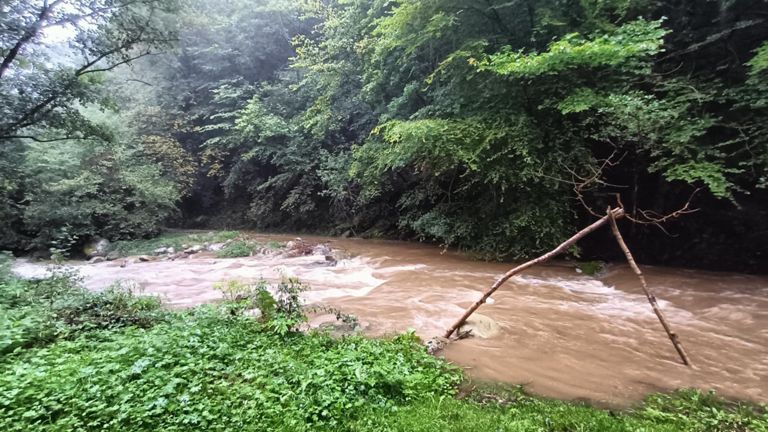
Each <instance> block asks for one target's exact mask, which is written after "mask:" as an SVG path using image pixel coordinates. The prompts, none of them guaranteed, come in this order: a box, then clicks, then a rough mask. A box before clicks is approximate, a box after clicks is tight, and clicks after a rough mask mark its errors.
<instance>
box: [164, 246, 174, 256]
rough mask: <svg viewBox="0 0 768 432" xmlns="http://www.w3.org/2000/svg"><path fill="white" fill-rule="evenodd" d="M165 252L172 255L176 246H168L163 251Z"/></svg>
mask: <svg viewBox="0 0 768 432" xmlns="http://www.w3.org/2000/svg"><path fill="white" fill-rule="evenodd" d="M165 253H167V254H168V255H173V254H175V253H176V248H173V247H169V248H168V249H167V250H166V251H165Z"/></svg>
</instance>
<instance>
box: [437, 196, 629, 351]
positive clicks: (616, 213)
mask: <svg viewBox="0 0 768 432" xmlns="http://www.w3.org/2000/svg"><path fill="white" fill-rule="evenodd" d="M624 216H625V213H624V209H623V208H617V209H613V210H611V213H610V215H608V216H603V217H602V218H601V219H600V220H598V221H597V222H595V223H593V224H592V225H590V226H588V227H586V228H584V229H583V230H581V231H579V232H578V233H576V234H575V235H574V236H573V237H571V238H569V239H568V240H566V241H565V242H563V243H562V244H560V246H558V247H556V248H555V249H552V250H551V251H549V252H547V253H545V254H544V255H542V256H540V257H538V258H536V259H532V260H530V261H528V262H526V263H524V264H521V265H519V266H517V267H515V268H513V269H512V270H510V271H508V272H506V273H505V274H504V275H502V276H501V277H500V278H499V279H498V280H497V281H496V282H495V283H494V284H493V285H492V286H491V287H490V288H489V289H488V291H486V292H485V294H483V296H482V297H480V299H479V300H478V301H476V302H475V303H474V304H473V305H472V306H470V307H469V309H467V310H466V312H464V315H462V316H461V318H459V319H458V320H457V321H456V322H455V323H454V324H453V325H452V326H451V328H449V329H448V330H447V331H446V332H445V338H450V337H451V335H452V334H453V333H454V332H456V331H458V329H459V328H461V326H462V325H464V323H465V322H466V321H467V319H468V318H469V317H470V316H471V315H472V314H473V313H475V311H476V310H477V309H479V308H480V306H482V305H483V304H485V302H486V301H487V300H488V298H489V297H490V296H491V295H492V294H493V293H494V292H496V290H498V289H499V288H501V286H502V285H504V283H505V282H507V281H508V280H509V279H511V278H512V277H513V276H515V275H517V274H519V273H522V272H523V271H525V270H527V269H529V268H531V267H533V266H535V265H537V264H541V263H545V262H547V261H549V260H550V259H552V258H554V257H556V256H558V255H560V254H561V253H563V252H566V251H567V250H568V249H570V248H571V247H572V246H573V245H575V244H576V242H578V241H579V240H581V239H582V238H584V237H586V236H587V235H588V234H590V233H592V232H594V231H596V230H597V229H598V228H600V227H602V226H603V225H605V224H607V223H608V222H609V220H610V218H611V217H613V218H616V219H621V218H622V217H624Z"/></svg>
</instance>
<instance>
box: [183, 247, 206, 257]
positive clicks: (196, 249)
mask: <svg viewBox="0 0 768 432" xmlns="http://www.w3.org/2000/svg"><path fill="white" fill-rule="evenodd" d="M203 250H205V246H203V245H194V246H192V247H189V248H187V249H184V253H185V254H187V255H194V254H196V253H199V252H202V251H203Z"/></svg>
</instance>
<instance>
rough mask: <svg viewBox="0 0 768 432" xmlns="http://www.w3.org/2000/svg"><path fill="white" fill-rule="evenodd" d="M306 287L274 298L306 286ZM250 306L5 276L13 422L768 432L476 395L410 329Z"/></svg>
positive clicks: (655, 412) (716, 403)
mask: <svg viewBox="0 0 768 432" xmlns="http://www.w3.org/2000/svg"><path fill="white" fill-rule="evenodd" d="M294 283H295V282H290V283H288V285H286V286H284V287H282V288H280V287H273V288H275V289H273V290H272V291H273V292H278V293H280V292H293V291H292V289H293V288H291V287H294V285H293V284H294ZM281 290H282V291H281ZM253 298H261V297H259V296H257V297H253ZM277 298H278V300H279V299H280V298H281V297H277ZM242 302H243V300H238V301H232V300H229V301H224V302H223V303H220V304H219V305H218V306H212V305H204V306H200V307H196V308H192V309H185V310H181V311H167V310H164V309H163V308H162V307H161V304H160V302H159V301H158V300H156V299H153V298H147V297H136V296H135V295H134V294H132V293H131V292H129V291H126V290H125V289H112V290H108V291H105V292H102V293H93V292H90V291H86V290H83V289H81V288H79V287H78V285H77V281H76V280H73V279H72V278H71V277H70V275H67V274H61V273H58V274H56V275H54V277H52V278H49V279H46V280H43V281H41V282H29V281H23V280H19V279H16V278H14V277H10V276H9V275H8V273H7V271H6V272H4V273H3V275H2V276H0V308H2V309H3V316H5V317H8V318H6V320H5V321H4V322H3V326H2V334H3V338H2V339H3V341H4V343H5V345H3V346H2V348H3V349H0V363H2V367H3V370H5V371H6V372H5V373H4V374H3V375H2V377H0V395H2V397H0V413H2V415H1V416H0V428H2V430H7V431H27V430H39V431H46V430H51V431H53V430H73V429H81V430H130V431H150V430H164V431H174V430H178V431H182V430H190V429H194V430H222V431H223V430H253V431H257V430H259V431H262V430H276V431H280V430H284V431H302V430H307V431H309V430H312V431H317V430H321V431H322V430H333V431H488V430H501V431H538V430H588V431H635V430H646V431H701V430H722V431H737V430H744V431H747V430H749V431H764V430H766V428H768V417H766V414H765V409H764V407H758V406H754V405H749V404H739V403H730V402H725V401H723V400H721V399H719V398H717V397H714V396H711V395H707V394H703V393H700V392H696V391H686V392H680V393H676V394H673V395H656V396H651V397H649V398H648V399H647V400H646V402H644V403H643V404H638V405H636V406H634V407H633V409H630V410H625V411H621V412H617V411H606V410H600V409H597V408H593V407H590V406H588V405H585V404H580V403H567V402H560V401H555V400H548V399H542V398H536V397H531V396H528V395H526V394H525V393H524V392H522V391H521V390H520V389H519V388H510V387H503V386H502V387H495V388H489V387H483V386H480V387H479V388H474V389H473V388H472V386H471V385H468V384H467V383H466V382H465V381H463V378H464V377H465V376H464V374H463V373H462V371H461V370H460V369H458V368H456V367H455V366H452V365H451V364H449V363H447V362H445V361H444V360H442V359H439V358H435V357H432V356H430V355H428V354H427V353H426V352H425V350H424V348H423V346H422V345H421V344H420V343H419V341H418V339H417V338H416V336H415V335H413V334H412V333H411V334H404V335H400V336H397V337H388V338H373V339H371V338H364V337H360V336H352V337H345V338H341V339H339V338H333V337H331V336H329V335H328V334H325V333H322V332H310V333H302V332H296V331H293V330H292V328H293V327H292V326H293V325H295V324H297V323H298V322H299V321H301V319H298V320H296V318H297V317H296V316H292V315H290V314H287V312H285V311H286V309H280V307H278V308H276V309H274V312H273V314H271V315H270V316H271V318H270V319H263V318H262V319H259V318H256V317H254V316H253V315H252V314H249V313H247V311H248V310H249V307H250V306H251V305H250V303H247V302H246V303H242ZM259 304H260V305H261V307H262V308H264V310H268V308H267V307H266V306H264V303H263V302H262V303H259ZM278 304H281V303H280V302H278ZM281 307H285V304H282V306H281ZM286 314H287V315H286ZM286 320H287V321H286ZM286 323H287V324H286ZM9 324H10V325H9ZM8 341H12V344H11V345H9V344H8V343H7V342H8Z"/></svg>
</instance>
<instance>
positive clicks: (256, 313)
mask: <svg viewBox="0 0 768 432" xmlns="http://www.w3.org/2000/svg"><path fill="white" fill-rule="evenodd" d="M243 315H245V316H249V317H252V318H254V319H257V320H259V319H261V317H262V316H264V313H262V312H261V309H259V308H253V309H248V310H246V311H244V312H243Z"/></svg>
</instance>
